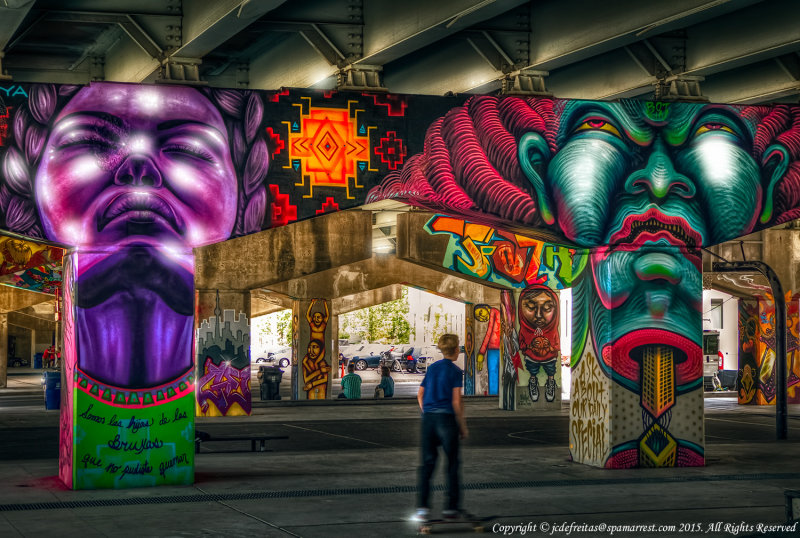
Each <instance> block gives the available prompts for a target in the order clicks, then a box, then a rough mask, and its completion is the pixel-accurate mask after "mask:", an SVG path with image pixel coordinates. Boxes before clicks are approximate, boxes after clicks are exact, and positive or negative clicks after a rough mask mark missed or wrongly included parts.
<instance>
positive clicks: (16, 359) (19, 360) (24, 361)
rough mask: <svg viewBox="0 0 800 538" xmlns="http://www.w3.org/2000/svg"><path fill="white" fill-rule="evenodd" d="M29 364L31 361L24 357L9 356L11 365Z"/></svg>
mask: <svg viewBox="0 0 800 538" xmlns="http://www.w3.org/2000/svg"><path fill="white" fill-rule="evenodd" d="M29 364H30V361H29V360H28V359H23V358H22V357H14V358H11V357H9V358H8V365H9V366H28V365H29Z"/></svg>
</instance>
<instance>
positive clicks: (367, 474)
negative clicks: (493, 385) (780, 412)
mask: <svg viewBox="0 0 800 538" xmlns="http://www.w3.org/2000/svg"><path fill="white" fill-rule="evenodd" d="M14 377H17V376H14ZM23 381H25V380H24V379H23V378H22V377H20V378H18V379H15V380H14V385H15V386H14V387H10V388H9V389H0V397H3V396H8V395H9V394H13V393H23V392H28V393H31V390H35V389H36V388H38V390H41V387H35V386H33V387H32V386H31V385H29V384H27V382H25V383H23ZM31 394H32V393H31ZM337 403H339V402H333V403H332V404H330V405H313V406H311V405H307V406H292V405H271V406H265V407H259V408H257V409H255V411H254V415H253V416H252V417H236V418H232V419H225V418H218V419H205V418H200V419H198V420H197V424H198V426H197V427H198V428H199V429H202V428H204V427H217V428H227V427H230V428H233V427H237V426H236V425H241V424H246V425H248V427H254V428H255V427H263V428H285V429H289V430H290V431H291V432H292V433H291V438H290V440H289V441H275V442H274V444H272V445H271V448H273V449H274V452H268V453H252V452H227V453H201V454H199V455H197V456H196V483H195V484H194V485H193V486H188V487H162V488H142V489H134V490H103V491H71V490H67V489H65V488H64V487H63V486H62V485H61V484H60V482H59V481H58V480H57V479H56V478H55V476H56V474H57V461H56V459H55V458H45V459H23V460H17V461H6V460H0V536H2V537H4V538H5V537H12V536H36V537H37V538H40V537H41V536H43V535H55V536H86V537H93V536H115V537H116V536H225V537H236V536H304V537H338V536H369V537H372V536H381V537H394V536H413V535H415V533H416V525H415V524H413V523H410V522H409V521H408V520H407V518H408V516H409V515H410V514H411V513H412V511H413V508H414V492H415V483H416V482H415V481H416V465H417V463H418V462H417V460H418V453H417V449H416V448H415V447H414V442H415V441H414V440H413V439H410V440H409V439H408V438H406V436H408V435H411V436H413V435H414V433H415V431H416V424H417V422H416V421H417V420H418V414H419V413H418V409H417V408H416V406H415V405H413V400H412V401H411V402H402V401H398V402H391V403H390V404H386V403H383V404H381V405H377V406H369V405H358V406H347V407H346V408H345V407H343V406H341V405H336V404H337ZM409 403H411V405H409ZM0 405H2V403H1V400H0ZM709 405H710V406H711V408H709V407H708V406H709ZM343 409H346V413H343ZM799 411H800V410H799V409H797V406H790V417H792V418H791V420H790V424H789V426H790V429H789V437H790V440H789V441H784V442H775V441H772V439H774V419H773V416H774V415H771V414H770V412H773V413H774V408H768V409H765V408H744V409H743V408H740V407H738V406H736V405H735V403H734V400H733V399H731V398H724V397H717V398H714V399H713V401H711V400H707V417H706V421H707V445H706V461H707V465H706V467H697V468H679V469H635V470H605V469H597V468H592V467H588V466H585V465H580V464H575V463H571V462H570V461H569V452H568V448H567V444H566V443H564V442H561V441H559V442H557V443H551V441H549V439H552V438H553V435H552V431H551V430H552V429H553V428H556V429H559V431H562V430H561V428H565V427H566V422H567V420H568V411H567V408H566V405H565V406H564V407H563V408H562V409H561V410H556V411H550V412H546V413H539V414H536V415H533V414H530V413H529V414H527V415H521V414H515V413H509V412H504V411H501V410H499V409H497V403H496V401H494V400H493V399H489V398H476V399H472V398H471V399H468V400H467V415H468V417H469V420H470V421H471V430H472V432H471V438H470V440H469V441H468V442H467V443H465V445H464V448H463V450H462V457H463V473H462V474H463V481H464V496H465V507H466V508H467V509H469V510H470V511H472V512H474V513H477V514H480V515H484V516H489V515H495V516H498V517H497V519H495V520H494V522H493V523H492V524H490V528H489V532H491V531H492V525H497V526H494V527H493V528H494V530H495V531H497V532H501V531H502V530H503V529H504V528H505V529H506V530H509V532H510V529H511V527H502V526H513V525H516V526H517V527H516V531H515V532H513V533H510V534H509V535H516V536H520V535H522V532H525V533H526V534H534V535H545V536H567V535H569V536H573V537H576V536H577V537H587V536H609V535H611V534H610V532H611V530H612V529H611V526H612V525H647V526H649V525H652V526H653V530H641V529H636V530H635V531H634V530H629V531H627V532H626V531H624V530H615V532H614V534H613V535H615V536H620V535H622V536H628V537H630V538H634V537H636V538H639V537H643V536H662V537H663V536H678V535H680V536H732V535H733V534H732V533H733V531H736V530H737V528H736V527H734V526H735V525H739V527H738V529H739V531H738V536H764V535H765V534H760V533H758V532H757V530H756V527H755V525H757V524H759V523H760V524H781V523H785V519H786V518H785V506H784V497H783V492H784V490H786V489H800V463H799V462H798V459H799V458H800V443H798V439H800V421H798V420H797V418H796V417H798V412H799ZM731 422H733V424H732V423H731ZM28 427H30V428H40V429H41V428H51V430H52V434H53V435H57V434H56V431H57V430H56V428H57V413H56V412H54V411H44V409H43V406H42V405H36V406H32V405H29V406H22V407H3V408H1V409H0V435H7V433H6V432H4V430H8V431H11V430H10V428H13V431H14V432H16V434H19V435H25V428H28ZM732 427H735V428H748V435H751V437H752V441H742V440H741V439H738V440H734V439H724V438H720V437H725V436H726V435H727V433H726V431H728V430H723V429H720V428H732ZM51 430H44V431H45V432H48V431H51ZM563 431H564V432H565V431H566V430H563ZM493 434H496V439H495V441H494V442H493V441H492V435H493ZM46 435H50V434H49V433H46ZM559 435H560V434H559ZM559 435H557V436H556V437H559ZM482 439H488V441H486V442H484V441H482ZM470 443H472V444H470ZM547 443H550V444H547ZM334 447H335V448H334ZM0 456H1V455H0ZM441 476H442V475H441V474H440V472H439V471H437V478H439V479H441ZM442 502H443V491H442V487H441V485H440V486H439V487H437V489H436V490H435V493H434V503H435V508H439V507H440V506H441V503H442ZM718 522H719V523H721V526H720V530H719V532H717V531H716V530H714V529H715V527H713V525H714V524H716V523H718ZM743 522H744V523H746V524H748V525H753V530H751V531H748V530H747V529H748V528H749V527H746V526H742V525H741V524H742V523H743ZM571 523H574V525H573V527H572V529H571V530H570V524H571ZM562 525H564V526H563V528H560V526H562ZM581 525H583V527H581ZM602 525H605V526H606V527H605V531H601V530H599V529H600V528H601V527H602ZM660 525H675V526H676V528H675V530H674V531H671V530H659V529H658V528H657V527H658V526H660ZM681 525H684V531H683V532H681V530H680V526H681ZM709 525H712V527H709ZM724 525H731V527H729V528H728V531H725V530H724ZM534 526H535V527H536V529H537V530H536V531H535V532H534V531H532V528H533V527H534ZM544 527H547V531H546V532H543V529H544ZM554 528H555V529H560V530H556V531H555V532H552V533H551V531H552V529H554ZM709 528H710V529H711V531H710V532H707V533H706V532H705V531H707V530H709ZM580 529H583V530H580ZM591 529H594V530H591ZM798 531H799V532H800V528H799V529H798ZM445 535H449V534H445ZM768 535H769V534H768ZM771 535H772V536H776V535H780V534H771ZM783 535H785V536H789V535H792V534H789V533H785V534H783Z"/></svg>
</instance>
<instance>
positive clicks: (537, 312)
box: [519, 285, 561, 402]
mask: <svg viewBox="0 0 800 538" xmlns="http://www.w3.org/2000/svg"><path fill="white" fill-rule="evenodd" d="M558 317H559V314H558V296H557V295H556V294H555V292H553V291H552V290H551V289H549V288H547V287H545V286H538V285H537V286H530V287H528V288H525V290H524V291H523V292H522V294H521V295H520V298H519V349H520V352H521V354H522V357H523V358H524V360H525V369H526V370H528V371H529V372H530V374H531V378H530V381H529V382H528V391H529V392H530V396H531V400H532V401H534V402H536V401H538V400H539V380H538V378H537V375H538V374H539V369H541V368H543V369H544V372H545V374H547V381H546V382H545V385H544V397H545V400H547V401H548V402H552V401H553V400H554V399H555V394H556V380H555V375H556V368H557V367H558V359H559V356H560V354H561V343H560V341H559V336H558Z"/></svg>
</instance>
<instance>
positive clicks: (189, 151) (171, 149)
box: [161, 144, 214, 162]
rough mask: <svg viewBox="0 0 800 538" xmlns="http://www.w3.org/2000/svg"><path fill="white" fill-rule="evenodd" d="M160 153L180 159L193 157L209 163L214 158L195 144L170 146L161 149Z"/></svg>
mask: <svg viewBox="0 0 800 538" xmlns="http://www.w3.org/2000/svg"><path fill="white" fill-rule="evenodd" d="M161 151H163V152H164V153H171V154H173V155H177V156H180V157H194V158H197V159H202V160H204V161H209V162H212V161H213V160H214V156H213V155H212V154H211V153H209V152H208V151H206V150H205V149H203V147H202V146H200V145H195V144H170V145H168V146H165V147H164V148H162V150H161Z"/></svg>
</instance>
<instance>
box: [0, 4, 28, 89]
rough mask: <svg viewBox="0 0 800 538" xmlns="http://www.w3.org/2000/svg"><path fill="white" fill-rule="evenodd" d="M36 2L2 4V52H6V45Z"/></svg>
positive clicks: (0, 5) (0, 19)
mask: <svg viewBox="0 0 800 538" xmlns="http://www.w3.org/2000/svg"><path fill="white" fill-rule="evenodd" d="M34 2H35V0H5V1H4V2H3V3H2V4H0V52H3V51H5V50H6V45H8V42H9V41H11V38H12V37H13V36H14V33H15V32H16V31H17V28H19V26H20V25H21V24H22V21H24V20H25V17H26V16H27V15H28V12H29V11H30V10H31V8H32V7H33V4H34ZM0 74H1V73H0Z"/></svg>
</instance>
